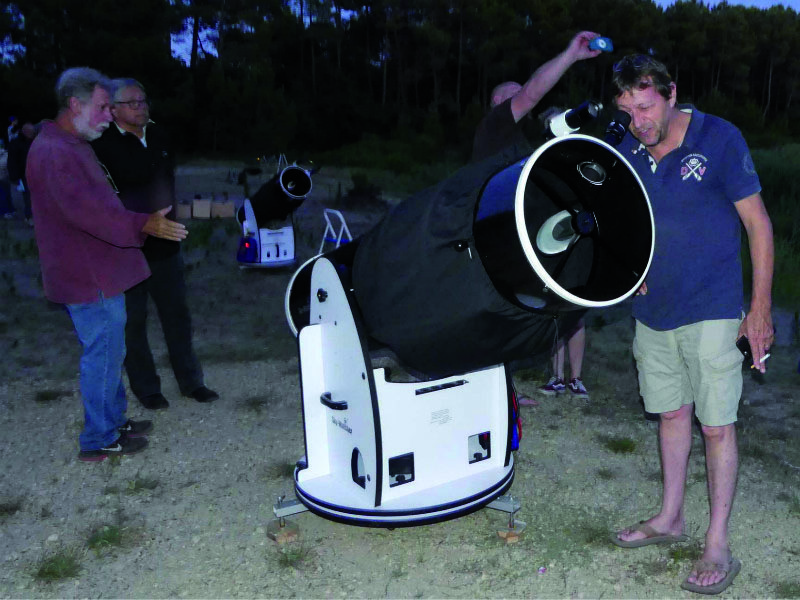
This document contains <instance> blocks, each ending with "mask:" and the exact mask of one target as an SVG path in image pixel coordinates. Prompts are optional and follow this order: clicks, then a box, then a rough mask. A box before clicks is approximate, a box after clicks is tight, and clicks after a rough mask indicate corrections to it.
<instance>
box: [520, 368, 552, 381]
mask: <svg viewBox="0 0 800 600" xmlns="http://www.w3.org/2000/svg"><path fill="white" fill-rule="evenodd" d="M514 381H518V382H520V383H539V382H542V381H547V374H546V373H545V372H544V371H543V370H541V369H520V370H519V371H514Z"/></svg>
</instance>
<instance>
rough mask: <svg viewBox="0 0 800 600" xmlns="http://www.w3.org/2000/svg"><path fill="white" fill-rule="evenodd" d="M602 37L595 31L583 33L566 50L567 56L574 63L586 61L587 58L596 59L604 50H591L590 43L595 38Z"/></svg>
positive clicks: (573, 39)
mask: <svg viewBox="0 0 800 600" xmlns="http://www.w3.org/2000/svg"><path fill="white" fill-rule="evenodd" d="M598 37H600V34H599V33H594V32H593V31H581V32H580V33H579V34H577V35H576V36H575V37H574V38H572V41H571V42H570V43H569V45H568V46H567V49H566V51H565V52H566V54H567V56H569V57H570V59H571V60H572V62H575V61H579V60H584V59H586V58H594V57H595V56H597V55H598V54H601V53H602V50H590V49H589V42H591V41H592V40H593V39H594V38H598Z"/></svg>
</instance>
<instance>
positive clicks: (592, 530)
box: [575, 520, 608, 547]
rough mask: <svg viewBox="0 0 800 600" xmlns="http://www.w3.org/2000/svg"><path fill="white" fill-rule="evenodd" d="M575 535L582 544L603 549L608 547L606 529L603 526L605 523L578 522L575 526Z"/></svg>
mask: <svg viewBox="0 0 800 600" xmlns="http://www.w3.org/2000/svg"><path fill="white" fill-rule="evenodd" d="M575 533H576V535H577V537H578V539H579V540H580V541H582V542H583V543H584V544H587V545H590V546H591V545H594V546H603V547H605V546H607V545H608V528H607V527H606V526H605V521H603V522H602V523H600V522H598V521H593V520H586V521H580V522H578V523H577V524H576V527H575Z"/></svg>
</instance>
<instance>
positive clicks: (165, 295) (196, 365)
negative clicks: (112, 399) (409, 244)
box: [125, 252, 203, 399]
mask: <svg viewBox="0 0 800 600" xmlns="http://www.w3.org/2000/svg"><path fill="white" fill-rule="evenodd" d="M148 264H149V265H150V271H151V272H152V275H151V276H150V277H149V278H148V279H146V280H145V281H143V282H142V283H140V284H139V285H137V286H134V287H132V288H131V289H129V290H128V291H127V292H125V307H126V309H127V313H128V322H127V324H126V325H125V346H126V350H127V355H126V357H125V370H126V371H127V372H128V380H129V381H130V384H131V390H133V393H134V394H135V395H136V397H137V398H140V399H141V398H144V397H145V396H149V395H150V394H157V393H160V392H161V379H160V378H159V377H158V374H157V373H156V366H155V363H154V362H153V354H152V352H151V351H150V344H149V343H148V341H147V298H148V296H149V297H151V298H153V302H154V303H155V306H156V311H157V312H158V318H159V320H160V321H161V329H162V331H163V332H164V340H165V341H166V343H167V350H168V351H169V361H170V364H171V365H172V372H173V373H174V374H175V379H176V380H177V382H178V387H179V388H180V391H181V394H184V395H188V394H190V393H191V392H193V391H194V390H196V389H197V388H199V387H200V386H201V385H203V369H202V367H201V366H200V361H198V360H197V356H196V355H195V353H194V349H193V348H192V321H191V317H190V315H189V307H188V306H187V304H186V282H185V281H184V278H183V257H182V256H181V254H180V252H178V253H176V254H174V255H173V256H170V257H168V258H164V259H161V260H150V261H148Z"/></svg>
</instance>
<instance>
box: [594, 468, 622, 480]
mask: <svg viewBox="0 0 800 600" xmlns="http://www.w3.org/2000/svg"><path fill="white" fill-rule="evenodd" d="M597 476H598V477H599V478H600V479H602V480H603V481H609V480H611V479H614V478H616V476H617V474H616V472H615V471H613V470H611V469H605V468H604V469H597Z"/></svg>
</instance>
